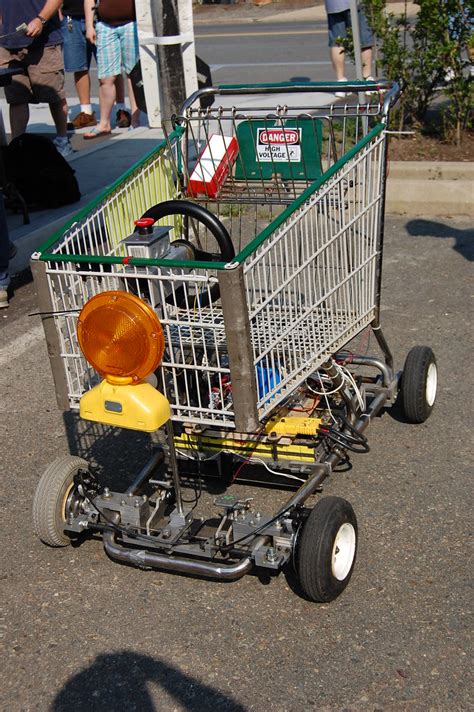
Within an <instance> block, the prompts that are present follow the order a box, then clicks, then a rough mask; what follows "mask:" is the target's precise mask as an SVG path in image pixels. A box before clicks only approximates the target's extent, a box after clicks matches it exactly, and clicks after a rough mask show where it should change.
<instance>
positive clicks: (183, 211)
mask: <svg viewBox="0 0 474 712" xmlns="http://www.w3.org/2000/svg"><path fill="white" fill-rule="evenodd" d="M168 215H185V216H186V217H189V218H194V219H195V220H197V221H198V222H200V223H201V224H202V225H204V227H206V228H207V229H208V230H209V232H210V233H211V235H213V237H214V238H215V240H216V242H217V245H218V247H219V250H220V256H221V258H222V260H221V261H222V262H230V261H231V260H232V259H233V258H234V257H235V250H234V245H233V244H232V240H231V237H230V235H229V233H228V232H227V229H226V228H225V227H224V225H223V224H222V223H221V221H220V220H219V218H217V217H216V216H215V215H213V213H211V212H210V211H209V210H207V208H204V207H203V206H202V205H199V204H198V203H192V202H191V201H189V200H166V201H165V202H164V203H158V204H157V205H154V206H153V207H152V208H149V209H148V210H147V211H146V213H143V215H142V217H143V218H153V219H154V220H161V219H162V218H166V217H168ZM194 251H195V252H196V250H194ZM200 257H201V256H200V255H199V256H198V255H196V259H199V258H200ZM203 260H204V261H207V260H206V259H205V256H204V257H203ZM209 261H212V259H209ZM209 292H210V298H209V297H208V295H207V294H203V295H201V296H200V298H199V303H200V305H201V306H202V307H207V306H209V303H210V302H216V301H217V300H218V299H219V297H220V290H219V285H218V284H214V286H213V287H211V289H210V290H209ZM166 301H167V302H168V304H173V303H175V304H176V305H177V306H178V307H179V308H181V309H185V308H186V304H187V300H186V292H185V288H184V286H183V287H178V288H177V289H176V290H175V292H174V294H173V295H170V296H169V297H167V299H166Z"/></svg>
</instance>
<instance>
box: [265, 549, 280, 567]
mask: <svg viewBox="0 0 474 712" xmlns="http://www.w3.org/2000/svg"><path fill="white" fill-rule="evenodd" d="M265 558H266V560H267V561H270V562H272V563H273V562H274V561H276V560H277V558H278V556H277V555H276V553H275V549H274V548H273V546H269V547H268V549H267V553H266V554H265Z"/></svg>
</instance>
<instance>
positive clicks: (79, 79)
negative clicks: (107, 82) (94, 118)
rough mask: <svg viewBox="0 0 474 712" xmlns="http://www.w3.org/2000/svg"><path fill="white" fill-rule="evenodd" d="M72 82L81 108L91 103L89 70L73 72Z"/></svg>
mask: <svg viewBox="0 0 474 712" xmlns="http://www.w3.org/2000/svg"><path fill="white" fill-rule="evenodd" d="M74 84H75V87H76V94H77V98H78V99H79V103H80V105H81V110H82V107H83V106H90V103H91V78H90V75H89V70H88V69H81V70H80V71H79V72H74ZM90 113H92V112H90Z"/></svg>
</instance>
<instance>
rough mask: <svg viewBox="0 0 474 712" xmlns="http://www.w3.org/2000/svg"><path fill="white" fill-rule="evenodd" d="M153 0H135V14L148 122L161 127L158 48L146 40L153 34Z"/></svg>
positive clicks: (153, 126) (154, 126) (152, 126)
mask: <svg viewBox="0 0 474 712" xmlns="http://www.w3.org/2000/svg"><path fill="white" fill-rule="evenodd" d="M153 5H154V0H135V11H136V15H137V28H138V42H139V45H140V64H141V68H142V80H143V89H144V92H145V99H146V108H147V116H148V124H149V126H150V127H151V128H160V127H161V97H160V81H159V74H160V72H159V63H158V50H157V48H156V45H153V44H148V43H147V40H149V39H150V38H152V37H154V36H155V23H154V11H153V7H152V6H153Z"/></svg>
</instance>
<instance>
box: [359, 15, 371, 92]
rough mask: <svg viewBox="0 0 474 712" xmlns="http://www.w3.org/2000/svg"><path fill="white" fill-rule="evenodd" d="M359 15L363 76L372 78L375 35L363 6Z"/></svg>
mask: <svg viewBox="0 0 474 712" xmlns="http://www.w3.org/2000/svg"><path fill="white" fill-rule="evenodd" d="M358 17H359V32H360V46H361V47H362V49H361V52H360V56H361V60H362V76H363V78H364V79H369V78H370V79H372V47H373V44H374V36H373V33H372V30H371V29H370V26H369V23H368V21H367V16H366V14H365V12H364V11H363V10H362V9H361V8H359V12H358Z"/></svg>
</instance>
